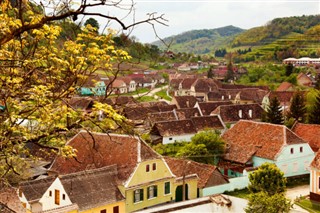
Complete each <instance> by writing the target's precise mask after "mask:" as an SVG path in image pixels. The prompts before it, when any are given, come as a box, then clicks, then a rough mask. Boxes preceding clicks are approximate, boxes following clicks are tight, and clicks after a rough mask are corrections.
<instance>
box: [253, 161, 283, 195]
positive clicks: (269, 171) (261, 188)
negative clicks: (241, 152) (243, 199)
mask: <svg viewBox="0 0 320 213" xmlns="http://www.w3.org/2000/svg"><path fill="white" fill-rule="evenodd" d="M249 181H250V184H249V186H248V189H249V191H250V192H251V193H258V192H264V193H266V194H267V195H268V196H272V195H275V194H277V193H283V192H285V190H286V182H287V181H286V178H285V177H284V174H283V172H282V171H281V170H280V169H279V168H278V167H277V166H276V165H274V164H271V163H264V164H262V165H261V166H259V168H258V169H257V170H256V171H254V172H252V173H250V175H249Z"/></svg>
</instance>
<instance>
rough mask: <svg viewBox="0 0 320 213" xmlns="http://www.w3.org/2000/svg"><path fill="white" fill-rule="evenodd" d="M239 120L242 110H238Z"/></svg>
mask: <svg viewBox="0 0 320 213" xmlns="http://www.w3.org/2000/svg"><path fill="white" fill-rule="evenodd" d="M239 118H242V110H241V109H240V110H239Z"/></svg>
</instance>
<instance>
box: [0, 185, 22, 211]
mask: <svg viewBox="0 0 320 213" xmlns="http://www.w3.org/2000/svg"><path fill="white" fill-rule="evenodd" d="M0 212H1V213H25V212H26V210H25V209H24V208H23V206H22V203H21V201H20V199H19V197H18V194H17V191H16V190H15V189H14V188H12V187H11V186H8V185H5V184H4V183H3V182H1V181H0Z"/></svg>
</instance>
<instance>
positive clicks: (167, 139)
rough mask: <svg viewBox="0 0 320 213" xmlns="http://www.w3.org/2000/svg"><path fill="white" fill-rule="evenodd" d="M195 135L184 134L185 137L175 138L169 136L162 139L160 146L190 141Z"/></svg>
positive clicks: (178, 136)
mask: <svg viewBox="0 0 320 213" xmlns="http://www.w3.org/2000/svg"><path fill="white" fill-rule="evenodd" d="M194 135H195V133H194V134H186V135H177V136H169V137H163V139H162V144H169V143H174V142H175V141H177V142H179V141H188V142H189V141H191V138H192V137H193V136H194Z"/></svg>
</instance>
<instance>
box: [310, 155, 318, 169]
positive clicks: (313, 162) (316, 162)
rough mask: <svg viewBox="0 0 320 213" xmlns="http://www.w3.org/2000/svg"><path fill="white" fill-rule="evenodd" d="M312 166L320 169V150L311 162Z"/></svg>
mask: <svg viewBox="0 0 320 213" xmlns="http://www.w3.org/2000/svg"><path fill="white" fill-rule="evenodd" d="M310 166H311V168H314V169H317V170H320V151H318V152H317V154H316V156H315V157H314V158H313V161H312V162H311V164H310Z"/></svg>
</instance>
